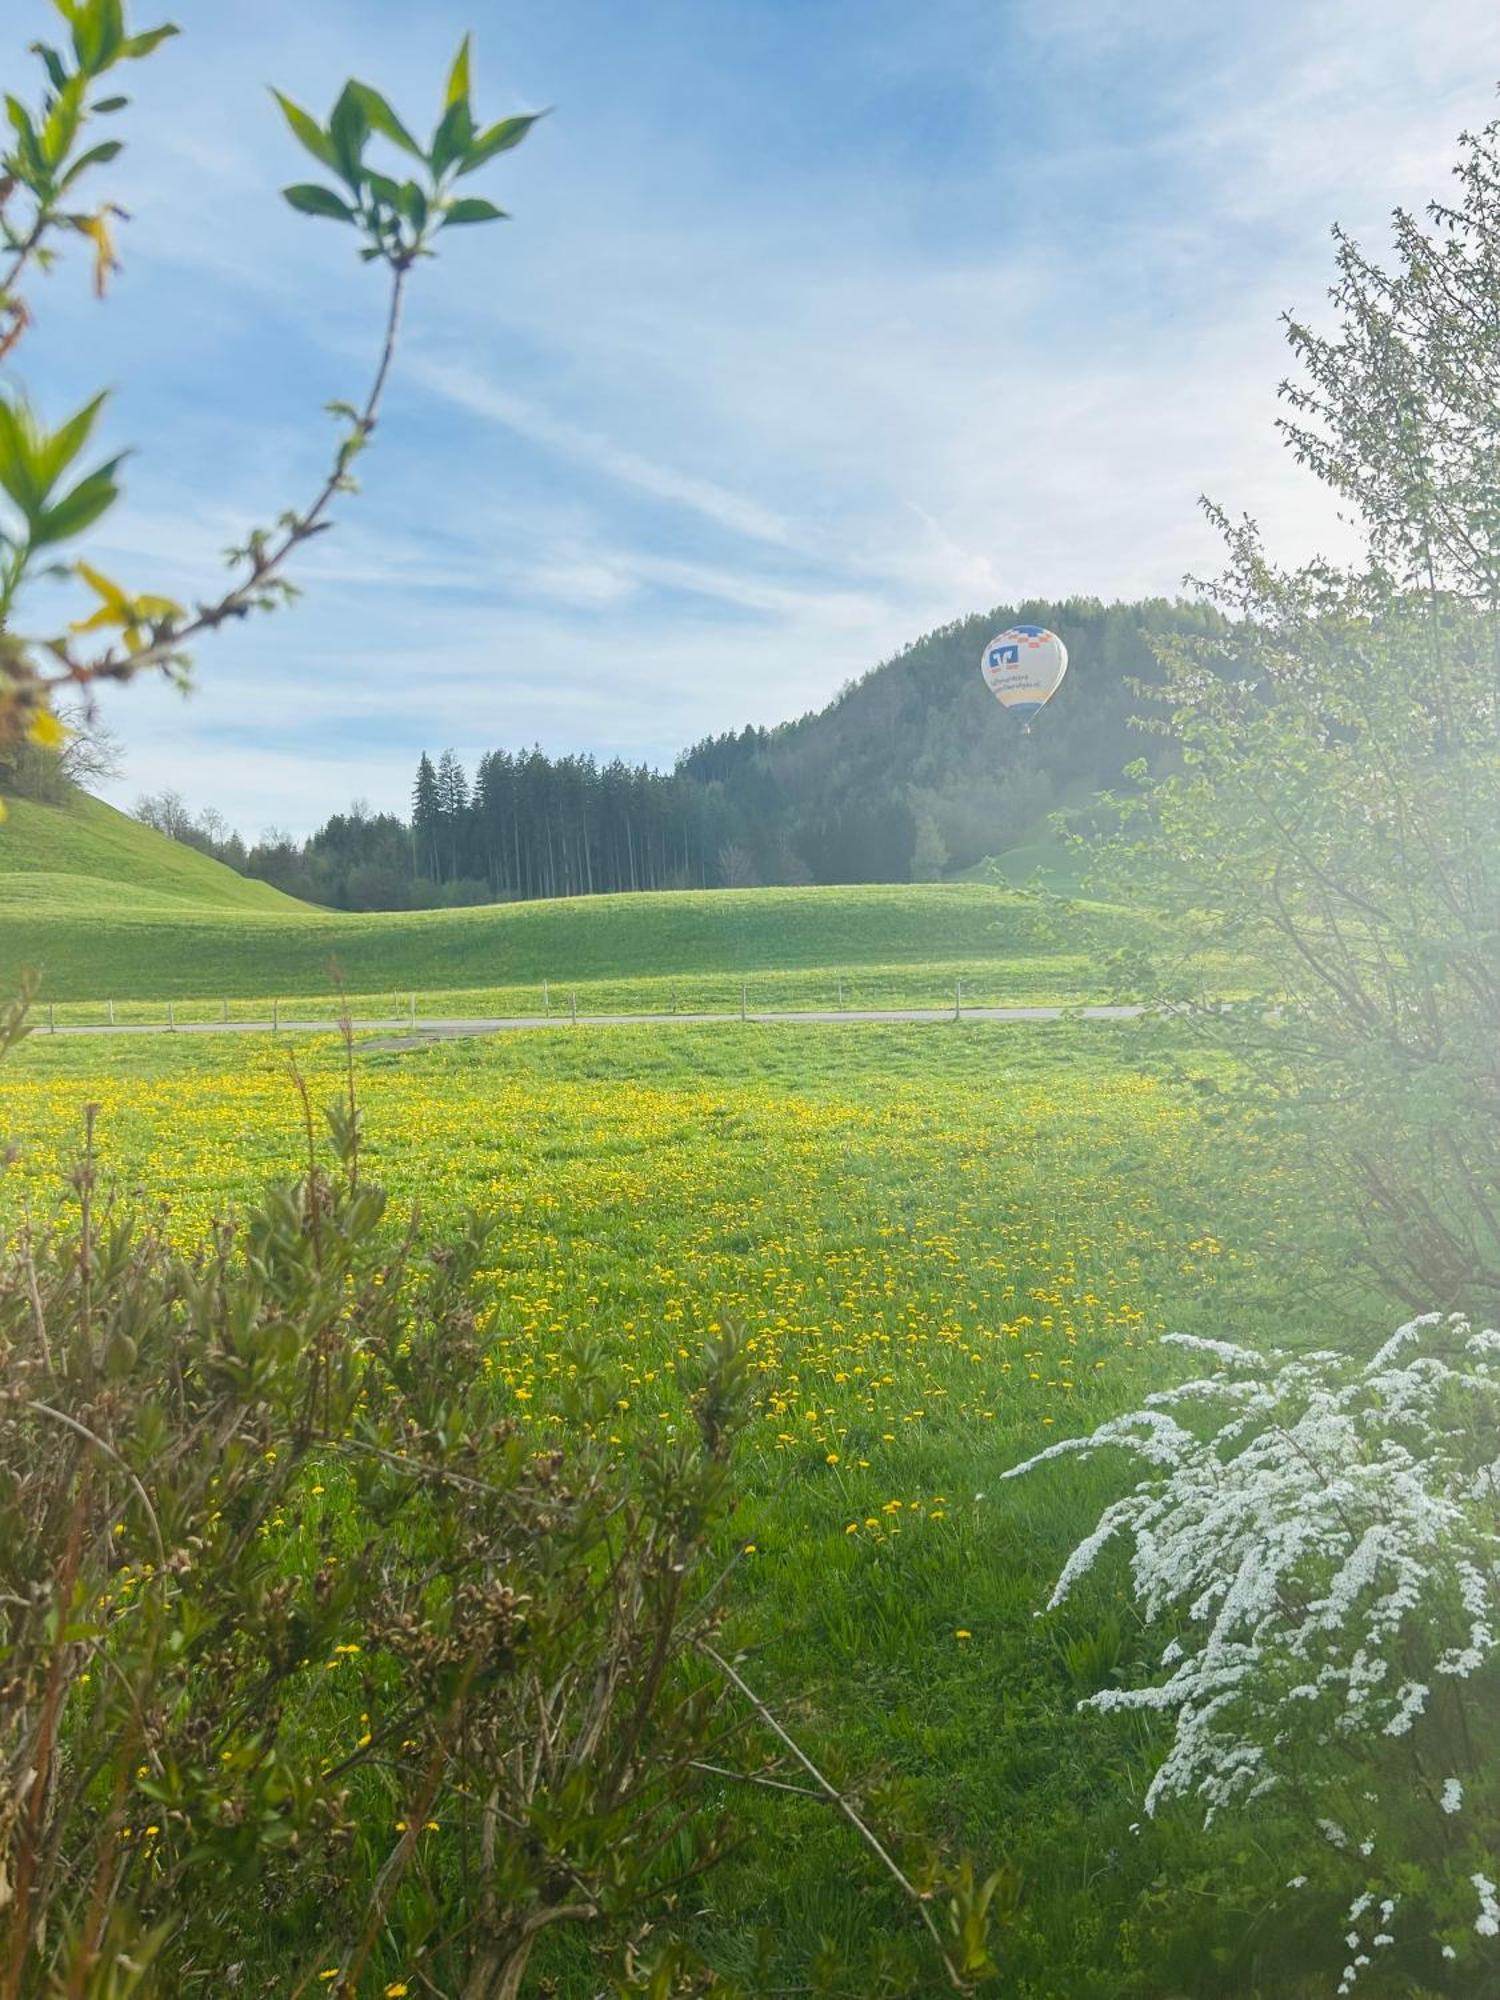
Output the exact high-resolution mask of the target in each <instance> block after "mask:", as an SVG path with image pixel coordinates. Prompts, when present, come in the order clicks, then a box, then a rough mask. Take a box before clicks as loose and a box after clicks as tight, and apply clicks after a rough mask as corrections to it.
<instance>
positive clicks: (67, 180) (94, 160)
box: [57, 139, 125, 194]
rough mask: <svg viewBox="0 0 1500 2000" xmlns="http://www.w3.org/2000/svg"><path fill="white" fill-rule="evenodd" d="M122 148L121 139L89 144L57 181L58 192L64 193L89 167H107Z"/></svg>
mask: <svg viewBox="0 0 1500 2000" xmlns="http://www.w3.org/2000/svg"><path fill="white" fill-rule="evenodd" d="M124 150H125V141H124V140H123V139H105V140H103V141H101V143H100V144H99V145H97V146H91V147H90V148H89V150H88V151H87V152H86V153H82V154H80V155H79V157H78V158H77V159H76V160H75V161H74V162H73V164H72V166H71V167H69V169H68V171H67V172H66V173H65V174H64V175H63V177H62V179H61V181H59V182H58V188H57V191H58V193H59V194H66V193H67V191H68V189H69V188H70V187H71V186H72V185H73V183H74V181H76V180H77V178H78V176H79V175H80V174H82V173H86V172H87V170H88V169H89V168H90V167H107V166H108V165H109V163H110V161H111V160H113V159H117V158H118V157H119V155H120V154H121V153H123V152H124Z"/></svg>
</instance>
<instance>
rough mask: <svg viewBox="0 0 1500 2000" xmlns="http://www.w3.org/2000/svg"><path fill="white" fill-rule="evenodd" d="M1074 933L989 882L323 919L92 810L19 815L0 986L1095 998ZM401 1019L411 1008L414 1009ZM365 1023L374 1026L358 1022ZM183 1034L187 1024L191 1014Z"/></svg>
mask: <svg viewBox="0 0 1500 2000" xmlns="http://www.w3.org/2000/svg"><path fill="white" fill-rule="evenodd" d="M1069 921H1070V924H1071V926H1072V928H1071V931H1070V934H1068V935H1065V936H1059V935H1057V933H1056V930H1055V926H1054V921H1053V919H1051V918H1050V917H1049V916H1048V914H1047V913H1046V912H1045V911H1044V910H1043V909H1042V908H1041V907H1040V906H1039V905H1038V904H1037V903H1036V902H1035V901H1034V900H1033V899H1031V898H1028V897H1026V896H1021V895H1017V894H1015V893H1014V891H1013V890H1011V889H1010V888H1008V887H1007V886H1006V885H1005V884H1003V883H1000V882H996V881H993V880H991V881H986V882H948V883H920V884H900V885H880V884H860V885H857V886H849V887H835V888H799V889H740V890H706V891H680V892H671V893H664V894H656V895H620V896H590V897H575V898H569V899H564V900H559V901H554V902H533V903H509V904H499V905H491V906H489V907H485V908H480V909H462V910H417V911H400V912H397V911H380V912H370V913H360V914H355V913H349V912H343V911H330V910H316V909H313V908H311V907H310V906H309V905H307V904H304V903H299V902H296V901H294V900H293V899H292V898H290V897H287V896H283V895H282V894H281V893H280V892H279V891H277V890H274V889H271V888H268V887H267V886H266V885H265V884H263V883H259V882H250V881H246V880H245V879H244V878H243V877H241V876H238V875H236V874H234V873H233V872H232V871H231V870H229V869H227V868H224V867H221V866H220V865H219V864H218V863H217V862H214V861H210V860H208V859H207V858H206V857H205V856H203V855H201V854H199V853H197V852H196V851H195V850H194V849H192V848H189V847H185V846H182V845H180V844H178V843H176V842H174V841H170V840H167V839H164V838H163V837H162V836H161V835H159V834H156V833H153V832H152V831H151V830H150V828H148V827H144V826H140V825H138V824H137V823H136V822H135V821H134V820H131V819H127V818H126V817H125V816H124V815H123V814H121V813H117V812H115V811H114V810H113V809H112V808H111V807H109V806H106V805H103V804H101V803H100V802H99V801H98V800H95V799H84V800H81V801H80V802H79V803H78V804H77V805H76V806H74V807H70V808H68V809H66V810H65V809H62V808H59V807H55V806H40V805H35V804H32V803H30V802H28V801H25V800H21V801H18V802H17V803H16V804H15V806H14V808H13V811H12V815H11V817H10V818H9V819H8V820H7V821H6V822H5V824H4V825H3V826H0V988H9V987H12V986H13V985H14V983H15V981H16V979H17V978H18V976H19V975H20V973H21V971H22V969H23V968H25V967H31V968H33V969H34V970H35V971H36V972H37V973H38V974H39V976H40V980H41V988H40V991H41V997H42V999H43V1000H46V1001H56V1002H63V1003H68V1002H75V1003H76V1002H104V1001H114V1002H118V1003H124V1004H127V1005H128V1004H129V1003H131V1002H140V1003H147V1002H151V1003H154V1002H159V1001H165V1000H168V999H170V1000H173V1001H174V1002H175V1001H182V1002H188V1001H191V1000H194V999H198V1000H202V1001H205V1002H220V1001H225V1000H237V999H238V1000H245V1001H250V1000H262V999H269V998H270V997H271V996H277V997H279V998H281V999H285V1000H288V1001H293V1000H296V999H298V997H299V996H300V997H301V998H302V999H304V1000H305V999H308V998H311V999H314V1000H318V1001H321V1002H322V1003H323V1004H324V1005H325V1006H326V1005H327V1004H328V1001H329V998H330V996H331V991H332V981H331V976H330V967H331V966H332V964H333V963H334V962H337V965H338V967H339V970H340V972H341V973H342V976H343V978H344V980H345V981H346V983H347V986H348V989H349V991H350V993H351V994H353V995H357V996H370V998H371V1000H372V1001H374V1002H376V1003H378V1009H379V1011H382V1012H389V1011H390V1010H391V1007H392V1005H393V1004H394V1002H393V995H395V994H397V993H399V994H401V995H403V996H404V995H405V994H406V993H408V992H412V991H415V992H417V993H421V994H425V995H430V996H436V995H444V996H447V998H446V1001H445V1003H444V1004H446V1006H447V1008H448V1010H449V1011H452V1012H526V1013H529V1012H535V1011H540V1008H541V1005H542V984H543V982H544V981H546V982H549V984H550V986H551V988H552V989H553V992H554V994H555V996H556V999H555V1004H557V1005H560V1006H561V1005H566V1004H567V1002H566V1001H565V999H564V997H563V996H564V993H565V992H568V991H571V990H572V989H573V988H575V987H576V988H577V989H578V993H579V1005H580V1007H582V1008H583V1009H584V1010H585V1011H592V1012H607V1011H614V1010H619V1011H626V1010H636V1009H642V1010H651V1009H657V1008H660V1009H661V1010H663V1011H666V1010H669V1009H670V1008H672V1007H673V1006H674V1005H676V1004H679V1003H680V1005H681V1006H682V1008H683V1009H684V1010H692V1009H694V1008H712V1009H720V1008H726V1007H730V1006H737V1005H738V1003H739V997H740V982H741V981H742V980H749V981H750V982H751V998H750V1004H751V1005H752V1006H754V1007H760V1008H775V1007H829V1006H833V1005H835V1004H837V1000H838V993H839V986H838V982H839V980H840V979H841V978H842V979H844V980H845V982H846V986H845V998H846V1000H847V1002H848V1004H849V1005H851V1006H898V1005H916V1004H922V1005H936V1004H941V1003H942V1002H943V1001H944V999H945V998H949V997H951V996H952V993H953V990H954V983H955V981H956V980H958V979H962V980H963V982H964V988H965V993H966V995H967V997H968V998H969V1000H970V1001H971V1002H972V1003H973V1004H975V1005H979V1004H996V1003H1004V1002H1010V1001H1016V1002H1028V1001H1035V1000H1051V999H1070V998H1082V997H1091V996H1094V995H1096V994H1097V993H1098V991H1099V981H1098V976H1097V972H1096V970H1095V967H1096V965H1097V961H1098V959H1099V957H1100V956H1101V954H1102V951H1103V949H1104V948H1105V945H1106V943H1107V937H1106V933H1107V932H1110V931H1113V930H1114V929H1116V928H1118V925H1119V923H1120V922H1121V921H1123V920H1122V919H1121V918H1119V917H1118V916H1117V915H1116V914H1115V913H1112V912H1102V911H1100V912H1087V913H1085V912H1077V913H1075V915H1074V916H1073V917H1072V918H1071V919H1070V920H1069ZM402 1004H404V1000H403V1003H402ZM364 1011H371V1010H370V1009H365V1010H364ZM185 1018H186V1017H185Z"/></svg>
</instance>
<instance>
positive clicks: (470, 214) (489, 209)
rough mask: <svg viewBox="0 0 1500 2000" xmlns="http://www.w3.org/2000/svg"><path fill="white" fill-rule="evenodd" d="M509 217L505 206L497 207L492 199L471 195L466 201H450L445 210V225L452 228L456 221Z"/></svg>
mask: <svg viewBox="0 0 1500 2000" xmlns="http://www.w3.org/2000/svg"><path fill="white" fill-rule="evenodd" d="M508 220H509V217H508V216H507V215H506V212H505V210H504V209H503V208H496V206H495V204H494V203H493V202H492V201H481V200H480V199H479V198H478V196H475V195H471V196H470V197H469V198H468V199H467V200H465V201H453V202H450V203H449V204H448V206H447V208H445V209H444V211H443V227H444V229H448V228H450V227H451V226H452V225H453V224H454V223H456V222H506V221H508Z"/></svg>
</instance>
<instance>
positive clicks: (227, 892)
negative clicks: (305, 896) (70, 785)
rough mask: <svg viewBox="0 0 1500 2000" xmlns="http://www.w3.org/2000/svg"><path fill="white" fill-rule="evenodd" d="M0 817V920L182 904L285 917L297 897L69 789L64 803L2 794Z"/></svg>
mask: <svg viewBox="0 0 1500 2000" xmlns="http://www.w3.org/2000/svg"><path fill="white" fill-rule="evenodd" d="M5 807H6V818H5V820H4V823H3V824H0V924H4V925H5V927H6V930H7V932H8V931H9V928H10V922H11V913H12V912H13V911H14V912H18V913H19V915H20V918H21V920H22V921H23V922H24V921H26V920H27V919H28V918H29V919H31V920H33V921H34V920H36V919H38V918H46V917H49V916H54V915H62V916H64V917H73V916H79V917H85V916H86V917H89V918H91V919H92V918H97V917H105V918H110V917H113V916H115V915H117V914H123V912H124V911H125V910H127V909H132V910H134V909H139V910H141V911H143V912H154V913H157V914H159V915H165V916H168V917H170V915H172V914H174V913H175V914H176V915H178V916H185V915H186V914H187V911H188V909H189V908H190V907H193V906H196V907H201V908H203V909H206V910H220V911H235V910H244V911H260V912H262V913H264V914H270V915H275V914H280V915H281V916H283V917H284V918H290V917H292V916H294V915H295V914H296V913H297V912H299V911H300V910H301V909H302V907H303V906H302V905H301V904H300V903H297V902H296V901H294V899H293V898H292V897H290V896H283V895H282V893H281V891H280V890H279V889H272V888H271V887H269V885H268V884H266V883H264V882H251V881H249V880H247V879H246V878H245V877H244V876H243V875H236V874H235V872H234V870H233V869H232V868H226V867H224V866H223V864H222V863H221V862H218V861H211V860H210V859H209V857H208V856H207V855H206V854H199V853H198V852H197V850H196V849H195V848H191V847H185V846H183V845H182V843H181V842H180V841H175V840H166V839H164V838H163V837H162V835H161V834H159V833H155V832H153V831H152V829H151V828H150V827H149V826H142V825H141V823H140V822H139V821H138V820H133V819H131V818H129V817H128V815H126V814H125V813H121V812H116V811H115V809H114V807H113V806H108V805H106V804H105V803H104V801H103V800H102V799H95V798H89V797H87V796H85V795H82V794H80V795H78V796H77V797H75V798H74V799H73V800H72V801H71V802H70V803H69V804H68V805H66V806H56V805H39V804H37V803H35V802H34V801H33V800H31V799H7V800H6V801H5Z"/></svg>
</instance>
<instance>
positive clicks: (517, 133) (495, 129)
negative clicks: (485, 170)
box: [458, 111, 547, 180]
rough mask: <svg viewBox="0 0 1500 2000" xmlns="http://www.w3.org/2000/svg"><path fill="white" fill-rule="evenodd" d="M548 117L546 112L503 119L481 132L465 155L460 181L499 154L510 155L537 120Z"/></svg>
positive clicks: (534, 112) (535, 112)
mask: <svg viewBox="0 0 1500 2000" xmlns="http://www.w3.org/2000/svg"><path fill="white" fill-rule="evenodd" d="M546 115H547V114H546V112H545V111H531V112H527V113H526V114H525V115H524V116H522V117H519V118H502V119H501V120H500V123H499V124H498V125H491V126H490V128H489V130H488V131H486V132H481V133H480V135H479V137H478V138H477V139H476V140H475V141H474V143H473V145H472V146H471V147H470V148H469V150H468V152H467V153H465V155H464V163H463V165H462V166H461V167H460V168H459V170H458V173H459V178H460V180H461V179H462V178H463V176H464V175H465V174H472V173H474V172H476V171H477V169H478V168H480V167H482V166H483V165H484V164H485V162H486V160H492V159H494V157H495V155H496V154H497V153H508V152H509V151H510V149H511V147H512V146H519V145H520V143H521V141H522V140H523V139H524V138H525V137H526V134H527V133H528V132H529V131H530V130H531V128H532V126H533V125H535V123H536V122H537V120H538V119H539V118H545V117H546Z"/></svg>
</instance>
